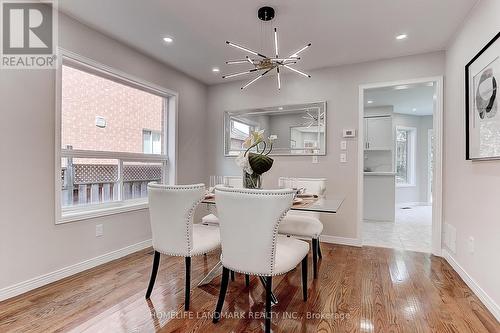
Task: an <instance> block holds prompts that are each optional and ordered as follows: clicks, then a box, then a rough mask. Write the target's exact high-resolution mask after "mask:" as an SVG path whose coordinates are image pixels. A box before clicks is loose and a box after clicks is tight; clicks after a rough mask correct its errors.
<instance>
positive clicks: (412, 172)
mask: <svg viewBox="0 0 500 333" xmlns="http://www.w3.org/2000/svg"><path fill="white" fill-rule="evenodd" d="M400 130H401V131H407V132H408V134H409V135H408V143H407V145H408V147H407V150H408V161H407V174H408V177H407V180H408V181H407V182H406V183H398V182H397V165H398V163H397V162H398V131H400ZM394 138H395V140H394V165H395V167H394V171H395V172H396V187H415V186H417V185H416V169H415V168H416V154H417V146H416V145H417V128H416V127H409V126H396V133H395V136H394Z"/></svg>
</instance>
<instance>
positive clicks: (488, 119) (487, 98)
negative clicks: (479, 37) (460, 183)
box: [465, 32, 500, 160]
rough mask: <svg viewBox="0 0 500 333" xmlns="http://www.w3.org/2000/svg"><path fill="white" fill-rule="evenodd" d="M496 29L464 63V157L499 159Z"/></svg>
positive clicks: (499, 47)
mask: <svg viewBox="0 0 500 333" xmlns="http://www.w3.org/2000/svg"><path fill="white" fill-rule="evenodd" d="M499 37H500V32H499V33H497V35H496V36H495V37H494V38H493V39H492V40H491V41H490V42H489V43H488V44H487V45H486V46H485V47H484V48H483V49H482V50H481V51H479V53H478V54H477V55H476V56H475V57H474V58H472V60H471V61H470V62H469V63H468V64H467V65H466V66H465V113H466V115H465V116H466V149H465V150H466V159H467V160H489V159H500V93H499V90H500V89H499V87H498V85H499V84H500V39H499Z"/></svg>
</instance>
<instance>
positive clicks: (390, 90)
mask: <svg viewBox="0 0 500 333" xmlns="http://www.w3.org/2000/svg"><path fill="white" fill-rule="evenodd" d="M430 84H432V82H429V83H428V84H414V85H402V86H393V87H384V88H375V89H368V90H365V107H378V106H393V108H394V109H393V111H394V112H395V113H403V114H411V115H414V116H429V115H432V113H433V110H434V94H435V87H434V86H430ZM401 88H405V89H401ZM368 101H372V103H368Z"/></svg>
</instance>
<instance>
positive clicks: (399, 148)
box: [396, 127, 416, 186]
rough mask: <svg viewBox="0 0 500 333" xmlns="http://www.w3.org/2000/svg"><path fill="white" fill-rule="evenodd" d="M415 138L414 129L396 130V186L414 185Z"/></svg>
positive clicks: (399, 128)
mask: <svg viewBox="0 0 500 333" xmlns="http://www.w3.org/2000/svg"><path fill="white" fill-rule="evenodd" d="M415 137H416V129H415V128H412V127H397V129H396V184H397V185H400V186H412V185H414V184H415V142H416V140H415Z"/></svg>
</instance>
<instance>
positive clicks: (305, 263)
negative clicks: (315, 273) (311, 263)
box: [302, 255, 307, 302]
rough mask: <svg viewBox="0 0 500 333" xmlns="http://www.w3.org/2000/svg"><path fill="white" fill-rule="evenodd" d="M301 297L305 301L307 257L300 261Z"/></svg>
mask: <svg viewBox="0 0 500 333" xmlns="http://www.w3.org/2000/svg"><path fill="white" fill-rule="evenodd" d="M302 297H303V298H304V302H305V301H307V255H306V256H305V257H304V259H302Z"/></svg>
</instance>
